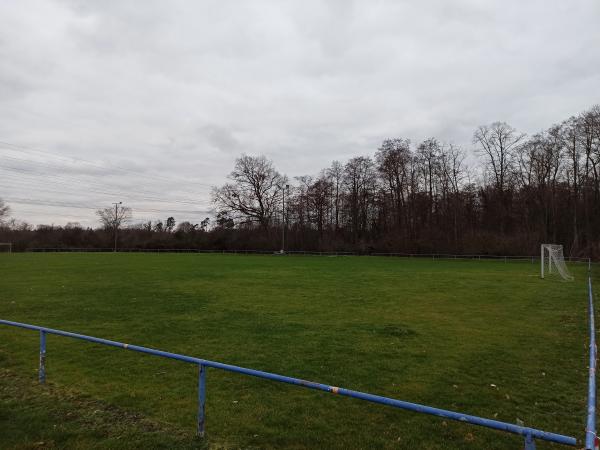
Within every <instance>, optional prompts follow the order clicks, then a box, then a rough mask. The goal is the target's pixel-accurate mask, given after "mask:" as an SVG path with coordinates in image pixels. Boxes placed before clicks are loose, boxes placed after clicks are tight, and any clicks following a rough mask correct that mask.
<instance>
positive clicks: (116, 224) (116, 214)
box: [113, 202, 123, 253]
mask: <svg viewBox="0 0 600 450" xmlns="http://www.w3.org/2000/svg"><path fill="white" fill-rule="evenodd" d="M122 204H123V202H118V203H113V205H115V221H114V224H115V248H114V250H113V251H114V252H115V253H116V251H117V230H118V226H119V205H122Z"/></svg>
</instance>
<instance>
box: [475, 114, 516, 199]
mask: <svg viewBox="0 0 600 450" xmlns="http://www.w3.org/2000/svg"><path fill="white" fill-rule="evenodd" d="M523 139H525V134H524V133H519V132H517V130H515V129H514V128H513V127H511V126H510V125H509V124H507V123H506V122H494V123H492V124H491V125H482V126H480V127H479V128H477V130H476V131H475V134H474V135H473V143H474V144H479V152H480V153H481V154H482V155H483V156H484V158H485V160H486V168H487V170H488V172H489V173H490V174H491V176H492V178H493V179H494V183H495V186H496V188H497V189H498V191H500V192H502V191H504V190H505V188H506V185H507V182H508V181H509V177H510V175H511V170H512V168H513V164H514V162H515V154H514V152H515V150H516V147H517V145H518V144H519V143H520V142H521V141H522V140H523Z"/></svg>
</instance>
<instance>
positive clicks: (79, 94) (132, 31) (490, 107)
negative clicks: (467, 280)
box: [0, 0, 600, 225]
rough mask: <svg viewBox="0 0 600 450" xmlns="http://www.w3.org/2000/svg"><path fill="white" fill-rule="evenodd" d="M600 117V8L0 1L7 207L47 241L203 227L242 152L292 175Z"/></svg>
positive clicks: (1, 189) (0, 161)
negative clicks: (109, 217)
mask: <svg viewBox="0 0 600 450" xmlns="http://www.w3.org/2000/svg"><path fill="white" fill-rule="evenodd" d="M599 102H600V2H598V1H597V0H568V1H564V0H561V1H558V0H554V1H548V0H546V1H522V0H521V1H514V0H504V1H500V0H498V1H483V0H471V1H467V0H454V1H449V0H438V1H433V0H432V1H427V0H420V1H398V0H397V1H373V0H371V1H355V2H352V1H347V0H340V1H329V2H328V1H324V0H323V1H314V2H312V1H306V0H302V1H294V2H292V1H289V2H288V1H282V0H276V1H275V0H274V1H257V0H248V1H244V2H242V1H239V2H234V1H191V0H190V1H186V2H182V1H173V0H170V1H148V0H138V1H135V2H134V1H123V0H120V1H106V0H103V1H80V2H79V1H48V0H46V1H25V0H19V1H9V0H5V1H0V114H1V118H2V119H1V120H0V198H4V199H5V200H7V202H8V203H9V204H10V206H11V209H12V216H14V217H16V218H18V219H22V220H27V221H30V222H32V223H55V224H64V223H66V222H68V221H78V222H80V223H82V224H83V225H95V223H96V219H95V217H94V213H93V211H94V209H95V208H97V207H101V206H110V203H111V202H113V201H123V202H124V204H126V205H128V206H131V207H133V208H134V217H135V220H136V221H141V220H143V219H155V218H157V217H160V218H163V219H165V218H166V217H168V216H169V215H173V216H175V218H176V219H178V220H184V219H190V220H194V221H196V222H199V221H200V220H201V219H202V218H203V217H205V216H206V215H207V213H206V210H208V209H209V208H210V204H209V192H210V185H214V184H220V183H222V182H223V181H224V180H225V177H226V175H227V174H228V173H229V172H230V171H231V168H232V166H233V162H234V159H235V158H236V157H237V156H238V155H240V154H241V153H242V152H245V153H248V154H265V155H266V156H268V157H269V158H271V159H273V160H274V162H275V164H276V167H277V168H278V169H279V170H280V171H282V172H284V173H285V174H287V175H288V176H289V177H294V176H298V175H304V174H315V173H317V172H318V171H319V170H320V169H322V168H324V167H326V166H328V165H329V164H330V163H331V161H332V160H341V161H344V160H346V159H348V158H350V157H352V156H358V155H372V154H373V153H374V152H375V150H376V149H377V147H378V145H379V143H380V142H381V141H382V140H383V139H385V138H388V137H404V138H410V139H411V140H412V141H413V142H419V141H420V140H423V139H425V138H427V137H431V136H435V137H437V138H438V139H440V140H443V141H448V142H453V143H455V144H459V145H461V146H463V148H465V149H466V150H467V151H471V150H472V144H471V138H472V134H473V131H474V129H475V128H476V127H477V126H478V125H480V124H484V123H490V122H492V121H495V120H503V121H507V122H509V123H510V124H511V125H513V126H514V127H516V128H517V129H519V130H520V131H523V132H526V133H528V134H531V133H535V132H537V131H539V130H541V129H543V128H546V127H548V126H550V125H551V124H553V123H555V122H558V121H560V120H562V119H565V118H567V117H569V116H571V115H573V114H577V113H579V112H581V111H583V110H585V109H587V108H588V107H590V106H592V105H593V104H595V103H599ZM158 200H161V201H158ZM166 200H168V201H166Z"/></svg>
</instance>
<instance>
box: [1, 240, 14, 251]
mask: <svg viewBox="0 0 600 450" xmlns="http://www.w3.org/2000/svg"><path fill="white" fill-rule="evenodd" d="M0 253H12V243H10V242H0Z"/></svg>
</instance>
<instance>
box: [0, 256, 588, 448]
mask: <svg viewBox="0 0 600 450" xmlns="http://www.w3.org/2000/svg"><path fill="white" fill-rule="evenodd" d="M570 268H571V270H572V272H573V273H574V275H575V281H574V282H571V283H568V282H563V281H560V280H559V279H546V280H540V279H539V276H538V271H539V266H538V264H531V263H528V262H510V263H503V262H490V261H485V262H471V261H431V260H418V259H410V260H409V259H397V258H377V257H336V258H333V257H274V256H238V255H195V254H12V255H1V254H0V318H2V319H6V320H14V321H21V322H27V323H33V324H37V325H44V326H48V327H53V328H59V329H63V330H68V331H74V332H78V333H83V334H89V335H92V336H98V337H104V338H108V339H114V340H118V341H122V342H128V343H134V344H139V345H144V346H148V347H153V348H158V349H162V350H167V351H172V352H178V353H183V354H188V355H192V356H197V357H202V358H207V359H213V360H217V361H221V362H226V363H231V364H237V365H241V366H245V367H250V368H255V369H261V370H266V371H271V372H276V373H280V374H284V375H289V376H295V377H300V378H304V379H308V380H312V381H318V382H323V383H327V384H332V385H336V386H343V387H346V388H350V389H356V390H362V391H366V392H370V393H374V394H380V395H385V396H389V397H393V398H397V399H402V400H407V401H412V402H419V403H424V404H427V405H431V406H436V407H440V408H447V409H452V410H458V411H461V412H465V413H471V414H476V415H482V416H484V417H490V418H497V419H498V420H503V421H508V422H512V423H515V422H516V421H517V420H521V421H523V422H524V423H525V424H526V425H527V426H532V427H537V428H541V429H544V430H547V431H554V432H559V433H563V434H569V435H573V436H577V437H578V438H581V437H583V433H584V431H583V430H584V425H585V401H586V392H587V384H586V383H587V362H588V361H587V358H588V353H587V347H586V345H587V339H588V336H587V315H586V308H587V288H586V269H587V267H584V265H580V266H577V265H573V266H571V267H570ZM47 350H48V356H47V358H48V362H47V380H48V381H47V385H46V386H43V387H42V386H39V385H38V384H37V374H36V370H37V358H38V335H37V333H35V332H32V331H27V330H19V329H15V328H11V327H6V326H0V430H1V431H0V448H54V447H56V448H64V447H68V448H203V447H205V448H289V449H301V448H340V449H342V448H343V449H346V448H364V449H378V448H381V449H415V448H420V449H438V448H440V449H441V448H444V449H470V448H473V449H475V448H488V449H507V448H514V449H517V448H521V447H522V440H521V438H520V437H518V436H513V435H509V434H505V433H500V432H495V431H491V430H487V429H483V428H480V427H475V426H469V425H465V424H461V423H457V422H453V421H445V420H442V419H439V418H436V417H431V416H424V415H419V414H415V413H411V412H406V411H401V410H397V409H393V408H390V407H385V406H381V405H375V404H370V403H366V402H361V401H358V400H353V399H349V398H344V397H339V396H333V395H329V394H325V393H320V392H315V391H310V390H306V389H302V388H298V387H294V386H288V385H282V384H279V383H274V382H271V381H267V380H260V379H254V378H250V377H245V376H241V375H237V374H232V373H226V372H222V371H218V370H215V369H209V371H208V376H207V397H208V398H207V424H206V426H207V438H206V439H205V441H199V440H197V439H196V438H195V437H194V433H195V415H196V386H197V369H196V367H193V366H192V365H190V364H185V363H181V362H176V361H169V360H164V359H162V358H157V357H152V356H148V355H142V354H138V353H133V352H126V351H123V350H119V349H115V348H109V347H104V346H99V345H95V344H90V343H86V342H81V341H75V340H71V339H67V338H63V337H58V336H49V337H48V349H47ZM538 448H541V449H543V448H555V447H554V446H552V445H548V444H544V443H541V442H538ZM556 448H558V447H556Z"/></svg>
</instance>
